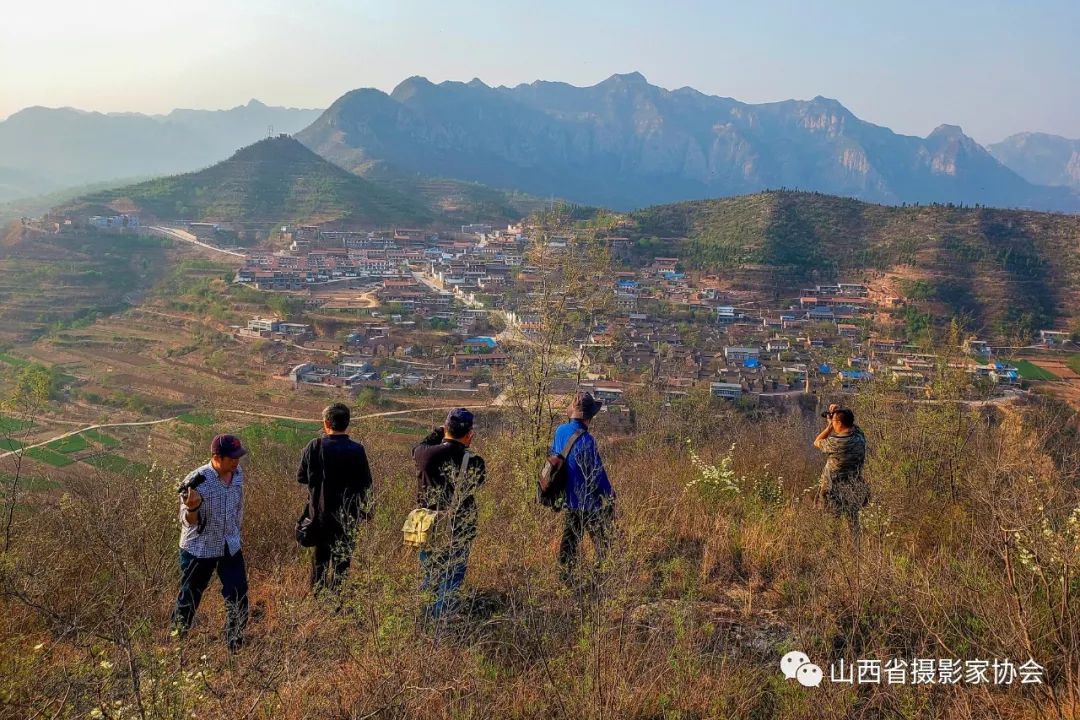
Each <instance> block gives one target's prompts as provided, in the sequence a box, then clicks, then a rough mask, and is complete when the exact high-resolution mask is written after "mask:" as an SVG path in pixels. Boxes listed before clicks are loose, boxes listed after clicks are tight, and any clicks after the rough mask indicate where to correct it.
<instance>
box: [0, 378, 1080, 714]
mask: <svg viewBox="0 0 1080 720" xmlns="http://www.w3.org/2000/svg"><path fill="white" fill-rule="evenodd" d="M664 413H665V414H664V416H663V417H661V418H659V420H660V421H661V422H659V423H657V424H651V425H647V426H643V427H647V428H652V429H651V430H648V429H647V430H643V431H642V432H641V433H639V434H638V435H636V436H634V437H630V438H622V439H616V438H601V447H602V448H603V449H604V451H605V453H606V458H607V462H608V464H609V472H610V474H611V477H612V479H613V481H614V484H615V486H616V489H617V492H618V494H619V497H618V525H619V544H618V548H619V549H618V552H617V553H616V556H615V557H614V558H613V559H612V561H611V564H610V566H609V567H608V568H607V570H606V572H605V574H604V575H603V579H602V582H601V583H600V584H598V585H594V586H591V587H590V589H589V590H588V591H587V592H585V593H584V594H582V595H578V594H576V593H573V592H570V591H568V590H566V589H564V588H563V587H562V586H561V585H560V584H559V583H558V581H557V573H556V568H555V560H554V558H555V551H556V545H557V541H558V534H559V520H560V518H559V517H558V516H555V515H554V514H552V513H550V512H549V511H547V510H544V509H542V508H540V507H538V506H537V505H536V504H535V503H534V502H533V500H532V495H531V482H532V475H533V472H534V459H533V455H532V452H531V449H529V448H525V447H522V446H521V444H520V442H519V440H518V438H520V437H521V434H520V433H519V432H515V428H514V423H513V420H512V418H510V417H504V418H494V417H482V418H481V420H482V422H483V429H484V434H483V436H482V438H481V440H480V442H479V444H478V447H477V449H478V450H479V452H481V453H482V454H483V455H484V456H485V458H486V459H487V460H488V468H489V478H490V479H489V482H488V484H487V485H486V486H485V487H484V489H483V490H482V491H481V493H480V505H481V529H480V536H479V538H478V540H477V542H476V545H475V546H474V549H473V554H472V558H473V559H472V561H471V563H470V567H469V574H468V578H467V581H466V584H467V586H468V587H469V589H470V593H471V597H472V604H471V605H470V608H469V612H468V613H466V614H465V615H464V616H463V617H461V618H459V619H458V620H457V621H456V622H454V623H452V624H450V625H448V626H447V628H446V629H445V630H446V632H445V633H443V634H441V635H440V636H437V637H436V636H435V635H433V633H431V632H430V631H429V630H426V629H425V628H423V627H422V626H420V625H419V624H418V623H417V621H416V618H417V615H418V608H419V605H420V602H421V600H422V598H420V597H419V593H418V591H417V584H418V571H417V563H416V558H415V556H414V555H413V554H412V553H410V552H408V551H406V550H404V549H403V548H402V547H401V543H400V532H399V528H400V524H401V521H402V518H403V517H404V515H405V513H406V512H407V511H408V509H409V508H410V506H411V503H412V493H413V489H414V481H413V476H412V471H411V465H410V462H409V459H408V447H407V443H406V442H404V438H403V437H402V436H400V435H392V434H372V435H370V436H368V435H367V434H364V435H363V439H364V441H365V444H366V445H367V446H368V450H369V454H370V455H371V457H372V458H373V461H374V462H373V470H374V473H375V477H376V480H377V484H378V493H379V497H378V513H377V515H376V518H375V520H374V521H373V522H372V523H370V524H369V525H368V526H367V527H365V528H364V529H363V530H362V533H361V540H360V543H359V545H358V549H357V554H356V558H355V562H354V566H353V571H352V573H351V575H350V579H349V582H348V584H347V586H346V588H345V589H344V591H343V598H342V599H343V609H342V610H341V611H340V612H335V611H334V608H333V607H332V604H330V603H325V602H319V601H316V600H315V599H313V598H311V597H310V596H309V595H308V594H307V592H306V573H307V565H306V562H307V558H306V556H304V555H303V554H302V553H301V552H300V551H299V550H298V549H297V548H296V546H295V544H294V543H293V541H292V537H291V531H292V523H293V521H294V520H295V515H296V514H298V513H299V510H300V505H301V493H300V491H299V490H298V488H297V487H296V486H295V485H294V481H293V480H292V476H293V463H294V462H295V450H294V449H292V448H286V447H280V446H274V445H268V444H264V445H257V446H255V447H254V448H253V452H252V454H251V456H250V460H249V462H248V470H249V478H250V483H249V486H248V488H247V503H248V505H247V509H246V514H245V528H244V538H245V540H244V542H245V551H244V552H245V556H246V558H247V560H248V565H249V572H250V580H251V586H252V601H253V602H254V603H256V604H257V605H259V606H260V607H261V608H263V609H264V614H263V615H262V617H261V618H260V619H258V620H257V621H255V622H253V624H252V625H251V628H250V642H249V644H248V645H247V646H246V647H245V649H244V650H243V651H242V653H240V654H239V655H237V656H234V657H229V656H228V655H227V653H226V652H225V650H224V647H223V645H222V643H221V642H220V639H219V628H220V626H221V624H222V622H223V608H222V603H221V600H220V597H219V596H217V595H216V594H215V593H216V589H215V588H216V586H212V587H211V590H210V591H208V593H207V596H206V598H205V600H204V605H203V607H202V608H201V609H200V616H199V620H198V622H197V625H196V628H195V630H194V631H193V634H192V636H191V637H190V638H189V639H188V640H187V641H186V642H184V643H183V644H180V645H178V644H175V643H172V642H170V641H169V640H168V638H167V637H166V633H165V625H166V621H167V618H168V614H169V611H170V608H171V603H172V599H173V596H174V593H175V590H176V580H177V570H176V549H175V544H176V535H177V530H176V524H175V520H174V517H173V509H174V502H175V501H174V496H173V494H172V489H171V488H172V485H173V482H174V479H175V478H176V477H178V476H179V475H180V473H181V471H182V470H184V469H186V468H188V467H190V466H193V465H194V464H195V463H196V462H198V461H199V460H200V457H199V455H200V454H199V453H198V452H197V451H196V450H195V448H201V447H202V446H203V442H204V440H205V438H204V437H202V435H200V433H203V434H206V435H209V434H210V433H212V432H213V428H196V429H194V430H193V431H192V437H191V438H190V443H189V445H190V448H191V449H190V452H188V453H186V456H184V455H185V453H183V452H178V451H177V450H176V449H175V447H174V446H171V448H172V449H171V450H170V453H169V460H168V462H167V463H165V465H164V466H157V467H155V469H154V470H153V471H152V472H151V473H150V475H149V477H147V478H138V479H135V478H129V477H113V476H109V475H107V474H103V473H99V474H95V475H90V474H88V475H86V476H83V477H80V478H76V479H73V480H69V484H68V485H67V487H66V489H65V490H66V492H65V493H64V495H63V496H59V495H54V496H47V497H45V498H42V499H40V502H39V504H38V505H37V506H35V507H34V508H33V512H32V513H28V514H26V515H25V516H24V517H23V520H22V521H21V522H20V523H19V525H18V526H17V527H16V534H15V543H14V545H13V548H12V551H11V552H9V553H8V554H6V555H4V556H3V565H2V573H3V574H2V578H0V579H2V585H0V589H2V592H3V595H2V598H0V602H2V604H3V612H2V613H0V646H2V651H0V658H2V659H0V678H2V681H0V702H2V703H3V704H2V705H0V714H3V715H5V716H9V717H20V718H22V717H88V713H91V712H93V711H94V710H100V711H101V712H102V713H103V715H105V716H107V717H124V718H128V717H146V718H181V717H185V718H186V717H191V716H192V715H193V714H194V715H195V716H197V717H200V718H202V717H206V718H217V717H230V718H308V717H331V718H376V717H380V718H414V717H419V718H473V717H476V718H480V717H483V718H510V717H528V718H534V717H535V718H541V717H542V718H550V717H584V718H602V717H609V718H715V717H730V718H774V717H776V718H842V717H867V718H871V717H873V718H876V717H912V718H914V717H940V718H984V717H1004V718H1029V717H1030V718H1036V717H1040V718H1041V717H1073V716H1075V714H1076V706H1075V693H1076V692H1077V690H1080V687H1078V681H1077V677H1078V675H1077V672H1078V667H1080V666H1078V661H1080V656H1078V654H1077V651H1078V650H1080V644H1078V642H1077V636H1076V632H1077V626H1076V620H1075V619H1076V613H1077V610H1080V608H1078V607H1077V601H1076V599H1075V593H1074V592H1073V588H1072V584H1073V577H1074V575H1075V572H1076V560H1077V558H1076V556H1075V553H1076V540H1075V538H1074V537H1073V535H1071V534H1070V532H1072V531H1071V530H1070V525H1069V523H1068V517H1069V516H1070V513H1072V511H1073V508H1075V507H1076V506H1077V504H1078V498H1077V493H1076V491H1075V489H1074V487H1073V484H1074V483H1075V481H1076V480H1077V478H1076V467H1077V465H1076V462H1075V461H1076V454H1077V444H1076V442H1075V439H1076V434H1075V433H1076V432H1077V430H1076V417H1075V415H1071V414H1069V411H1068V410H1066V409H1064V408H1061V407H1058V406H1051V405H1033V406H1030V407H1025V408H1021V409H1018V410H1008V411H1000V410H985V411H979V412H970V411H966V410H963V409H961V408H957V407H953V406H914V405H908V406H895V405H888V406H886V405H879V404H878V401H877V399H875V398H866V399H865V400H863V401H862V404H861V406H860V408H859V413H860V418H861V424H862V425H863V426H864V429H865V430H866V431H867V433H868V435H869V437H870V441H871V447H872V451H873V456H872V458H871V461H870V463H871V465H870V468H869V470H870V476H871V478H872V482H873V485H874V505H873V507H872V509H871V511H870V512H868V513H867V515H866V517H865V525H864V527H865V529H864V533H863V539H862V542H861V545H860V549H859V551H858V552H854V551H853V550H852V549H851V546H850V544H849V543H850V540H849V538H848V536H847V534H846V529H845V528H843V527H841V526H839V525H837V524H835V523H834V522H832V521H831V520H830V519H829V518H827V517H825V516H823V515H822V514H821V513H820V511H818V510H816V509H815V508H813V507H812V506H811V505H810V504H809V503H808V502H807V495H806V493H805V490H806V489H807V488H808V487H810V486H812V485H813V483H814V482H815V480H816V476H817V471H818V462H819V458H818V457H816V456H815V454H814V452H813V451H812V450H811V449H808V445H809V439H810V437H812V433H813V431H814V429H815V427H816V423H817V418H816V417H812V416H809V417H808V416H804V415H802V414H800V413H798V412H797V411H795V410H792V411H791V412H787V413H779V414H772V415H764V416H761V417H758V418H755V419H746V418H740V417H737V416H735V415H734V414H732V413H731V412H730V411H724V410H720V409H717V408H713V409H711V410H710V411H709V416H708V417H707V418H706V419H705V420H706V421H705V422H702V420H703V419H702V417H701V412H700V409H698V410H695V411H693V412H683V413H682V414H680V410H679V408H674V409H670V410H665V411H664ZM1070 423H1071V425H1070ZM1069 433H1072V434H1071V435H1070V434H1069ZM687 439H691V440H692V442H693V447H694V449H695V450H696V452H697V453H698V454H699V455H700V456H701V458H702V460H703V462H706V463H711V462H716V461H717V459H718V458H719V457H720V456H722V455H723V454H724V452H725V451H726V450H727V448H728V447H730V445H731V444H732V443H734V444H735V452H734V459H735V462H734V470H735V472H736V474H737V475H738V476H740V477H741V478H742V479H741V480H740V481H739V487H740V488H741V492H740V493H738V494H734V493H702V492H699V491H697V490H688V489H687V484H688V483H690V481H691V480H693V479H694V478H696V477H698V471H697V470H696V469H695V467H694V465H693V463H691V461H690V459H689V457H688V453H687V444H686V440H687ZM151 452H153V449H151ZM766 465H768V467H767V468H766V467H765V466H766ZM777 487H778V488H779V492H776V488H777ZM1043 518H1045V519H1046V523H1047V524H1046V525H1045V527H1044V525H1043V524H1042V523H1043ZM1006 529H1007V530H1009V531H1010V532H1008V533H1006V532H1004V530H1006ZM1059 575H1060V576H1064V577H1065V578H1067V580H1065V581H1061V580H1058V579H1057V578H1058V577H1059ZM39 645H40V647H39ZM793 648H798V649H802V650H804V651H806V652H807V653H809V655H810V657H812V658H814V659H815V661H817V662H818V663H819V664H821V665H822V666H823V667H825V668H826V677H827V676H828V669H827V666H828V663H829V662H832V661H834V660H836V659H838V658H846V659H848V660H850V659H852V658H855V657H866V658H881V659H885V658H889V657H900V658H906V659H910V658H912V657H952V658H958V659H961V660H965V659H974V658H987V657H989V658H994V657H1010V658H1012V659H1014V660H1018V661H1023V660H1026V659H1027V658H1028V657H1029V656H1032V657H1034V658H1035V659H1036V660H1038V661H1039V662H1040V663H1042V664H1043V665H1045V666H1046V667H1047V672H1048V676H1049V680H1050V682H1049V683H1048V684H1047V685H1043V686H1033V687H1024V688H1020V687H1018V686H1015V685H1014V686H1012V687H1008V688H990V689H987V688H986V687H983V686H971V685H968V686H965V685H960V686H956V687H945V686H911V685H904V686H899V685H894V686H889V685H884V684H883V685H880V686H860V687H856V688H851V687H849V686H844V685H833V684H829V683H828V682H826V683H825V684H824V685H822V686H821V687H820V688H817V689H806V688H802V687H800V686H798V685H794V684H791V683H788V682H786V681H785V680H784V679H783V677H782V676H781V675H780V674H779V673H778V672H777V662H778V659H779V657H780V655H782V654H783V653H784V652H786V651H787V650H789V649H793Z"/></svg>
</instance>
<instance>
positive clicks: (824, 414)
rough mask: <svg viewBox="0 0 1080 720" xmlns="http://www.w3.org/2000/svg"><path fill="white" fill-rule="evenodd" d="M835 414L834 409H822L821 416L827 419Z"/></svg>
mask: <svg viewBox="0 0 1080 720" xmlns="http://www.w3.org/2000/svg"><path fill="white" fill-rule="evenodd" d="M834 414H835V411H833V410H822V411H821V417H823V418H826V419H827V418H831V417H832V416H833V415H834Z"/></svg>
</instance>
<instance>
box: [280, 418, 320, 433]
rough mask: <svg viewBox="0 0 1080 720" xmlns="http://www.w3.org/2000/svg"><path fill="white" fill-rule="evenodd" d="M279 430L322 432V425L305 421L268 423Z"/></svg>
mask: <svg viewBox="0 0 1080 720" xmlns="http://www.w3.org/2000/svg"><path fill="white" fill-rule="evenodd" d="M270 424H271V425H276V426H277V427H280V428H287V429H289V430H297V431H301V432H319V431H320V430H322V423H318V422H308V421H305V420H274V421H273V422H271V423H270Z"/></svg>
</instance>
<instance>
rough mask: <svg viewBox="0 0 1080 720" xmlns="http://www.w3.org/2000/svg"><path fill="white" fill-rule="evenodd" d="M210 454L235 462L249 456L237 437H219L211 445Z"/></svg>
mask: <svg viewBox="0 0 1080 720" xmlns="http://www.w3.org/2000/svg"><path fill="white" fill-rule="evenodd" d="M210 454H211V455H217V456H218V457H227V458H232V459H234V460H235V459H237V458H242V457H244V456H245V455H247V450H245V449H244V446H243V445H241V444H240V438H238V437H236V436H235V435H218V436H217V437H215V438H214V440H213V442H211V443H210Z"/></svg>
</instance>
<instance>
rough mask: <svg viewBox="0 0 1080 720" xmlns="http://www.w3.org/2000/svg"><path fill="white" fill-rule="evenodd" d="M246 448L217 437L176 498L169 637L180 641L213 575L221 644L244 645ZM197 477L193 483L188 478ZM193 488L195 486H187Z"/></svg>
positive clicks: (236, 440) (226, 437)
mask: <svg viewBox="0 0 1080 720" xmlns="http://www.w3.org/2000/svg"><path fill="white" fill-rule="evenodd" d="M246 454H247V450H245V449H244V447H243V446H242V445H241V444H240V440H239V438H236V437H234V436H233V435H218V436H217V437H215V438H214V441H213V442H212V443H211V444H210V455H211V457H210V462H209V463H207V464H206V465H203V466H202V467H200V468H197V469H195V470H193V471H192V472H191V473H190V474H189V475H188V476H187V477H186V478H185V479H184V485H183V486H182V487H186V488H187V489H185V490H184V491H183V492H182V493H181V495H180V510H179V513H180V515H179V516H180V592H179V594H178V595H177V597H176V608H175V610H173V616H172V625H173V634H174V635H176V636H177V637H183V636H184V635H185V634H186V633H187V631H188V630H189V629H190V628H191V624H192V622H193V621H194V619H195V611H196V610H197V609H198V608H199V601H200V600H201V599H202V595H203V592H205V591H206V588H207V586H208V585H209V584H210V578H211V577H212V576H213V574H214V571H215V570H216V571H217V575H218V578H219V579H220V580H221V595H222V597H224V598H225V610H226V615H227V619H226V623H225V641H226V642H227V643H228V645H229V649H230V650H233V651H235V650H238V649H239V648H240V646H241V645H243V642H244V627H245V626H246V625H247V619H248V596H247V593H248V584H247V569H246V568H245V567H244V555H243V553H242V552H241V550H240V523H241V521H242V519H243V517H244V471H243V469H242V468H241V467H240V458H242V457H243V456H244V455H246ZM199 476H201V477H202V480H201V481H199V482H198V483H197V484H196V483H192V481H193V480H195V479H196V478H198V477H199ZM192 485H194V486H193V487H192Z"/></svg>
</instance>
